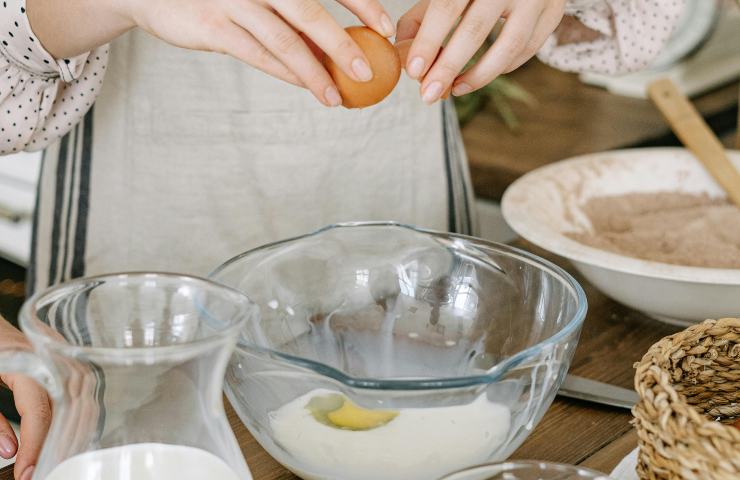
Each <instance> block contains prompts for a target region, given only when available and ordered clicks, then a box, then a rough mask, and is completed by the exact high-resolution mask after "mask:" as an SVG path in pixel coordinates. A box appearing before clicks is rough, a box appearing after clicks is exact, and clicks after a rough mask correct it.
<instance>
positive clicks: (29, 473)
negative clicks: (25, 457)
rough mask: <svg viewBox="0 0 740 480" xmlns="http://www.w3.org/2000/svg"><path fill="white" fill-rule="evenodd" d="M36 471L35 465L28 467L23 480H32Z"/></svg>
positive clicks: (22, 477)
mask: <svg viewBox="0 0 740 480" xmlns="http://www.w3.org/2000/svg"><path fill="white" fill-rule="evenodd" d="M35 469H36V467H34V466H33V465H32V466H30V467H28V468H27V469H26V470H25V471H24V472H23V475H21V480H31V478H32V477H33V471H34V470H35Z"/></svg>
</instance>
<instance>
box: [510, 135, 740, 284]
mask: <svg viewBox="0 0 740 480" xmlns="http://www.w3.org/2000/svg"><path fill="white" fill-rule="evenodd" d="M727 153H728V156H729V157H730V160H731V161H732V162H733V163H734V164H735V165H736V166H739V167H740V150H731V149H727ZM646 154H651V155H655V154H657V155H660V156H666V155H669V154H673V155H676V154H679V155H690V156H692V157H693V155H691V152H689V151H688V150H687V149H685V148H681V147H646V148H629V149H618V150H607V151H603V152H596V153H587V154H584V155H577V156H574V157H570V158H567V159H564V160H560V161H558V162H554V163H551V164H548V165H545V166H543V167H540V168H537V169H535V170H532V171H531V172H529V173H527V174H525V175H523V176H522V177H520V178H519V179H517V180H516V181H515V182H514V183H512V184H511V185H510V186H509V188H507V189H506V191H505V192H504V196H503V198H502V200H501V211H502V214H503V216H504V219H505V220H506V223H507V224H508V225H509V226H510V227H511V229H512V230H514V231H515V232H516V233H517V234H518V235H519V236H521V237H522V238H524V239H525V240H527V241H529V242H531V243H533V244H534V245H537V246H538V247H540V248H543V249H545V250H547V251H550V252H552V253H555V254H556V255H560V256H562V257H565V258H567V259H568V260H571V261H573V262H578V263H582V264H586V265H590V266H594V267H599V268H602V269H604V270H610V271H614V272H620V273H625V274H631V275H636V276H640V277H647V278H654V279H661V280H671V281H676V282H686V283H702V284H712V285H726V286H732V285H737V286H740V269H733V268H709V267H690V266H684V265H673V264H669V263H663V262H655V261H650V260H643V259H639V258H634V257H629V256H627V255H621V254H618V253H613V252H608V251H606V250H601V249H598V248H594V247H590V246H588V245H584V244H582V243H579V242H577V241H575V240H572V239H570V238H568V237H566V236H565V235H563V234H562V232H560V231H558V230H555V229H552V228H545V227H543V225H542V224H539V223H536V222H535V221H534V220H533V219H532V218H531V217H530V216H529V215H526V212H525V211H524V207H523V206H522V205H521V204H519V203H518V202H515V201H513V200H512V198H513V197H514V196H515V195H517V194H519V193H520V191H521V190H523V189H525V188H532V187H531V185H533V184H536V183H538V182H539V181H540V180H541V179H542V178H545V177H547V176H550V175H552V174H553V173H554V172H557V171H562V170H563V169H568V168H575V167H577V166H580V165H582V164H585V163H587V162H588V163H593V162H601V161H604V160H606V159H607V158H608V159H609V160H611V161H622V160H624V159H625V158H633V157H634V156H636V155H646Z"/></svg>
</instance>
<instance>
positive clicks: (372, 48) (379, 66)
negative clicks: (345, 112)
mask: <svg viewBox="0 0 740 480" xmlns="http://www.w3.org/2000/svg"><path fill="white" fill-rule="evenodd" d="M346 30H347V33H348V34H349V36H350V37H352V39H353V40H354V41H355V42H357V45H358V46H359V47H360V48H361V49H362V51H363V52H365V56H366V57H367V59H368V61H369V62H370V69H371V70H372V71H373V78H372V80H370V81H369V82H356V81H354V80H352V79H351V78H350V77H349V76H347V75H346V74H345V73H344V72H343V71H342V70H341V69H340V68H339V67H338V66H337V64H335V63H334V62H333V61H332V60H331V58H329V57H328V56H326V57H324V65H325V66H326V69H327V70H328V72H329V74H330V75H331V76H332V78H333V79H334V82H335V83H336V85H337V88H338V89H339V93H340V95H341V96H342V100H343V102H342V105H344V106H345V107H347V108H364V107H369V106H370V105H375V104H376V103H379V102H381V101H382V100H383V99H384V98H385V97H387V96H388V95H389V94H390V93H391V92H392V91H393V89H394V88H396V84H397V83H398V79H399V78H400V77H401V60H400V59H399V58H398V51H397V50H396V49H395V47H394V46H393V44H392V43H391V42H389V41H388V40H387V39H386V38H384V37H383V36H382V35H380V34H378V33H376V32H375V31H374V30H371V29H370V28H368V27H349V28H347V29H346Z"/></svg>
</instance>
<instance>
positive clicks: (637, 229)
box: [568, 193, 740, 268]
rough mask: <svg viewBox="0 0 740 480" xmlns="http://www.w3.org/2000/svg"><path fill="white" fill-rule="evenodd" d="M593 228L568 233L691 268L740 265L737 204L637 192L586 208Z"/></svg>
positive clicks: (622, 251) (593, 244) (599, 199)
mask: <svg viewBox="0 0 740 480" xmlns="http://www.w3.org/2000/svg"><path fill="white" fill-rule="evenodd" d="M583 211H584V212H585V213H586V215H587V216H588V218H589V219H590V221H591V223H592V225H593V231H591V232H586V233H569V234H568V236H569V237H570V238H572V239H574V240H576V241H578V242H580V243H583V244H585V245H589V246H591V247H595V248H599V249H602V250H608V251H611V252H614V253H619V254H622V255H627V256H630V257H636V258H641V259H644V260H652V261H655V262H663V263H670V264H675V265H685V266H694V267H712V268H740V208H737V207H736V206H734V205H732V204H730V203H729V202H728V201H726V200H722V199H713V198H710V197H709V196H707V195H691V194H683V193H635V194H628V195H620V196H607V197H595V198H592V199H590V200H589V201H588V202H587V203H586V204H585V205H584V206H583Z"/></svg>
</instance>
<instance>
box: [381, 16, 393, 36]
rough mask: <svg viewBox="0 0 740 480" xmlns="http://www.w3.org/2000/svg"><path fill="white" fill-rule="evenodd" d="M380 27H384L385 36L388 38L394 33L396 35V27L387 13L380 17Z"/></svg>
mask: <svg viewBox="0 0 740 480" xmlns="http://www.w3.org/2000/svg"><path fill="white" fill-rule="evenodd" d="M380 26H381V27H383V35H385V36H386V37H391V36H393V34H394V33H396V27H394V26H393V22H391V17H389V16H388V15H387V14H385V13H384V14H383V15H381V16H380Z"/></svg>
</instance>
